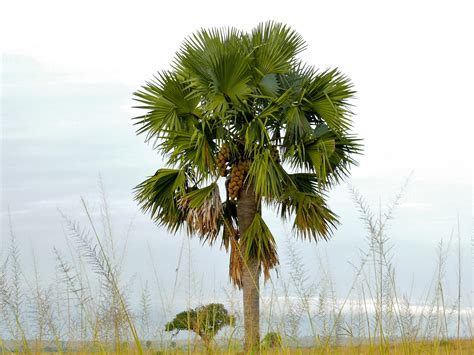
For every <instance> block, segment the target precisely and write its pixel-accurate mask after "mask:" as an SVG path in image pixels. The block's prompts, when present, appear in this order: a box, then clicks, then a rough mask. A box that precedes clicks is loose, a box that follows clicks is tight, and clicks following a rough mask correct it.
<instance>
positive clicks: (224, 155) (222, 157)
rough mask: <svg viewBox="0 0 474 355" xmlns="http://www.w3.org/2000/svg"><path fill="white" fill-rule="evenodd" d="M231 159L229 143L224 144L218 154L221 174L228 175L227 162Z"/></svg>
mask: <svg viewBox="0 0 474 355" xmlns="http://www.w3.org/2000/svg"><path fill="white" fill-rule="evenodd" d="M229 159H230V148H229V146H228V145H227V144H223V145H222V147H221V150H220V151H219V154H218V155H217V169H219V175H220V176H226V175H227V165H226V164H227V162H228V161H229Z"/></svg>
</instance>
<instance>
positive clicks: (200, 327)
mask: <svg viewBox="0 0 474 355" xmlns="http://www.w3.org/2000/svg"><path fill="white" fill-rule="evenodd" d="M233 319H234V317H233V316H232V315H229V313H228V311H227V310H226V309H225V307H224V305H222V304H220V303H211V304H208V305H205V306H199V307H196V308H194V309H189V310H187V311H183V312H181V313H178V314H177V315H176V316H175V317H174V319H173V320H172V321H171V322H169V323H167V324H166V325H165V330H166V331H168V332H170V331H173V332H174V334H175V335H176V334H177V333H178V332H179V331H180V330H188V331H193V332H194V333H196V334H197V335H199V337H200V338H201V339H202V341H203V342H204V344H205V346H206V347H207V348H210V346H211V342H212V340H213V339H214V337H215V336H216V334H217V333H218V332H219V331H220V330H221V329H222V328H224V327H225V326H227V325H230V324H231V323H232V322H233Z"/></svg>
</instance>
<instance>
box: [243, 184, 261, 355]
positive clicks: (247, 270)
mask: <svg viewBox="0 0 474 355" xmlns="http://www.w3.org/2000/svg"><path fill="white" fill-rule="evenodd" d="M258 209H259V203H258V202H257V200H256V197H255V192H254V190H253V188H252V187H251V186H246V187H243V188H242V190H241V191H240V196H239V200H238V202H237V218H238V221H239V232H240V235H241V236H242V235H243V234H244V233H245V231H246V230H247V228H248V227H249V226H250V224H251V223H252V221H253V219H254V217H255V214H256V213H257V211H258ZM241 240H242V239H241ZM240 250H241V252H242V254H243V253H245V246H243V245H242V244H240ZM259 279H260V262H259V260H258V259H257V257H255V256H251V257H250V258H249V259H247V260H245V259H244V260H243V265H242V291H243V303H244V330H245V344H244V349H245V351H246V352H250V351H252V350H257V349H258V344H259V342H260V287H259Z"/></svg>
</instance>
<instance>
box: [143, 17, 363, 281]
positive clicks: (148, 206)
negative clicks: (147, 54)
mask: <svg viewBox="0 0 474 355" xmlns="http://www.w3.org/2000/svg"><path fill="white" fill-rule="evenodd" d="M304 48H305V42H304V41H303V39H302V37H301V36H300V35H299V34H297V33H296V32H294V31H293V30H291V29H290V28H288V27H287V26H285V25H282V24H278V23H273V22H268V23H265V24H260V25H259V26H258V27H256V28H255V29H254V30H252V31H251V32H250V33H244V32H241V31H239V30H237V29H234V28H228V29H211V30H204V29H203V30H201V31H199V32H197V33H196V34H194V35H193V36H191V37H189V38H187V39H186V40H185V41H184V42H183V44H182V46H181V48H180V49H179V51H178V52H177V54H176V57H175V60H174V62H173V65H172V70H170V71H163V72H160V73H159V74H158V75H157V76H155V77H154V79H153V80H151V81H150V82H147V83H146V85H144V86H143V87H142V88H141V90H139V91H137V92H136V93H135V94H134V98H135V100H136V101H138V102H140V105H139V106H138V107H139V108H142V109H145V110H146V113H145V114H144V115H142V116H139V117H137V118H136V119H137V124H138V125H139V129H138V133H145V134H146V140H147V141H152V142H153V144H154V147H155V148H157V149H158V150H159V151H160V152H161V153H162V154H163V155H164V156H165V157H166V159H167V161H168V165H169V168H161V169H158V170H157V171H156V173H155V174H154V175H153V176H151V177H149V178H148V179H146V180H145V181H143V182H142V183H141V184H139V185H138V186H137V187H136V199H137V200H138V202H139V204H140V205H141V207H142V208H143V210H144V211H146V212H149V213H150V214H151V216H152V218H153V219H154V220H155V221H156V222H158V223H159V224H160V225H163V226H166V227H167V228H168V229H169V230H170V231H171V232H176V231H177V230H178V229H180V227H182V226H184V225H186V227H187V231H188V232H189V233H190V234H191V235H196V236H198V237H200V238H202V239H203V241H206V242H208V243H210V244H211V245H212V244H213V243H214V242H216V241H217V240H219V241H220V242H221V243H222V245H223V246H224V247H225V248H226V250H229V249H230V250H231V270H230V276H231V279H232V280H233V282H234V283H235V284H236V285H241V279H240V275H241V270H240V269H241V267H242V266H241V265H242V261H245V259H246V258H248V257H250V256H253V257H256V258H258V260H259V262H260V264H261V267H262V269H263V271H264V274H265V276H266V277H268V275H269V270H270V269H272V268H273V267H275V266H276V265H277V264H278V255H277V251H276V245H275V240H274V237H273V235H272V233H271V232H270V230H269V228H268V227H267V225H266V224H265V222H264V220H263V219H262V215H261V207H260V201H263V202H265V203H266V204H268V205H270V206H274V207H275V208H276V209H277V211H278V213H279V214H280V215H281V217H282V218H283V219H286V220H287V219H290V220H292V221H293V228H294V231H295V232H296V233H297V235H298V236H300V237H302V238H307V239H314V240H316V241H317V240H319V239H327V238H328V237H329V236H330V235H331V233H332V231H333V229H334V227H335V226H336V225H337V223H338V220H337V216H336V214H335V213H333V212H332V211H331V210H330V209H329V208H328V206H327V204H326V193H327V191H328V189H329V188H330V187H331V186H333V185H334V184H336V183H338V182H339V181H340V180H341V178H343V177H345V176H347V175H348V172H349V168H350V166H351V165H353V164H355V161H354V159H353V156H354V154H357V153H360V149H361V148H360V147H361V146H360V144H359V140H358V139H357V138H356V137H355V136H354V135H352V134H350V129H351V116H352V112H351V104H350V102H349V101H350V99H351V98H352V97H353V95H354V90H353V88H352V84H351V82H350V80H349V79H348V78H347V77H346V76H344V75H342V74H341V73H340V72H339V71H338V70H337V69H332V70H325V71H319V70H316V69H315V68H313V67H311V66H308V65H306V64H304V63H302V61H301V60H299V59H298V58H297V55H298V54H299V53H300V52H301V51H302V50H303V49H304ZM221 177H222V178H224V179H225V186H226V188H225V190H226V193H225V198H221V193H220V191H219V184H218V180H219V178H221ZM221 186H222V185H221ZM249 188H250V189H252V190H253V191H254V196H255V199H256V200H257V202H258V210H257V213H256V214H255V216H254V218H253V220H252V221H251V224H250V226H249V227H248V228H247V230H246V231H245V233H242V231H240V230H239V227H238V226H239V224H238V216H237V212H236V211H237V209H236V205H237V204H238V201H239V196H240V193H241V191H242V190H243V189H249ZM222 196H224V193H223V194H222ZM237 248H239V249H240V250H239V251H238V252H237V250H236V249H237Z"/></svg>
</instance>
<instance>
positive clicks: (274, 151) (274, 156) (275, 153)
mask: <svg viewBox="0 0 474 355" xmlns="http://www.w3.org/2000/svg"><path fill="white" fill-rule="evenodd" d="M270 156H271V158H272V159H273V160H274V161H275V162H277V163H279V162H280V152H279V151H278V148H277V147H276V145H272V146H271V148H270Z"/></svg>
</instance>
